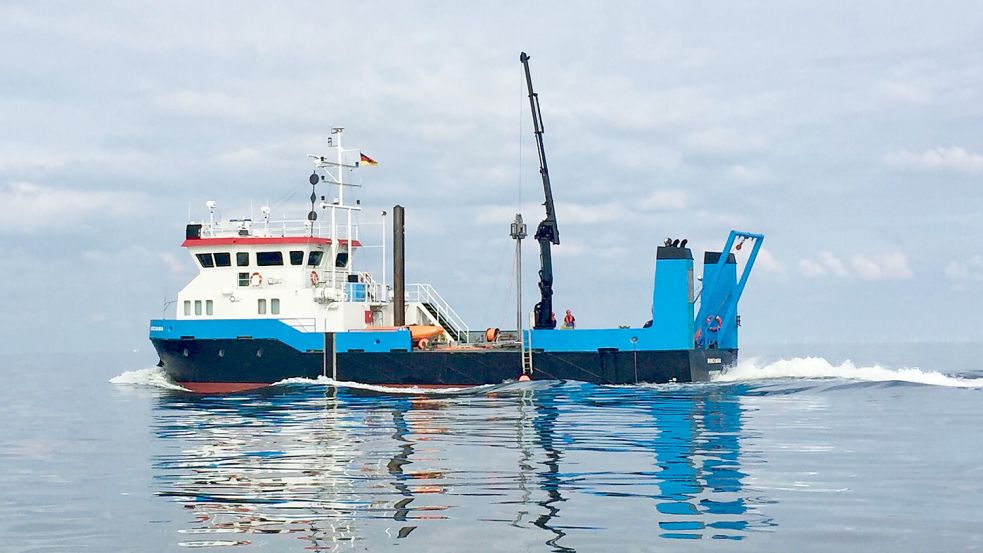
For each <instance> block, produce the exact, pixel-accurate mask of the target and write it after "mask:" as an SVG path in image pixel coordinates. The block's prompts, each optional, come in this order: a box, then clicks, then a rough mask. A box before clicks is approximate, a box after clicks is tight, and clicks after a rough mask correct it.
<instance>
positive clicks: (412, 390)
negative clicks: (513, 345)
mask: <svg viewBox="0 0 983 553" xmlns="http://www.w3.org/2000/svg"><path fill="white" fill-rule="evenodd" d="M290 384H302V385H317V386H334V387H336V388H356V389H359V390H371V391H373V392H383V393H387V394H455V393H460V392H474V391H476V390H478V391H480V390H484V389H485V388H490V387H492V386H493V385H491V384H486V385H482V386H467V387H460V388H423V387H420V386H405V387H404V386H398V387H397V386H380V385H377V384H362V383H361V382H347V381H344V380H334V379H333V378H328V377H325V376H319V377H317V378H285V379H283V380H281V381H279V382H274V383H273V384H272V386H283V385H290Z"/></svg>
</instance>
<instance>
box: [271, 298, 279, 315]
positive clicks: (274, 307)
mask: <svg viewBox="0 0 983 553" xmlns="http://www.w3.org/2000/svg"><path fill="white" fill-rule="evenodd" d="M270 313H272V314H274V315H279V314H280V298H273V299H271V300H270Z"/></svg>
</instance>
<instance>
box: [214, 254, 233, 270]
mask: <svg viewBox="0 0 983 553" xmlns="http://www.w3.org/2000/svg"><path fill="white" fill-rule="evenodd" d="M212 255H213V256H214V257H215V266H216V267H228V266H230V265H232V261H231V259H230V256H229V252H218V253H214V254H212Z"/></svg>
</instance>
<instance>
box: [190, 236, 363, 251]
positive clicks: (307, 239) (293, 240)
mask: <svg viewBox="0 0 983 553" xmlns="http://www.w3.org/2000/svg"><path fill="white" fill-rule="evenodd" d="M351 242H352V247H355V248H358V247H360V246H361V245H362V243H361V242H359V241H358V240H352V241H351ZM330 243H331V239H330V238H316V237H313V236H283V237H268V238H258V237H255V236H254V237H242V238H197V239H190V238H189V239H188V240H185V241H184V242H182V243H181V247H184V248H203V247H208V246H232V245H251V244H330ZM338 243H339V244H342V245H344V244H347V243H348V240H338Z"/></svg>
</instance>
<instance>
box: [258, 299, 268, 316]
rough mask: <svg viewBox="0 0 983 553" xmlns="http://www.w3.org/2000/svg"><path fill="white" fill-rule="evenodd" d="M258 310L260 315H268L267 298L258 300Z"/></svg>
mask: <svg viewBox="0 0 983 553" xmlns="http://www.w3.org/2000/svg"><path fill="white" fill-rule="evenodd" d="M256 312H257V313H259V314H260V315H266V300H264V299H260V300H256Z"/></svg>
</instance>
